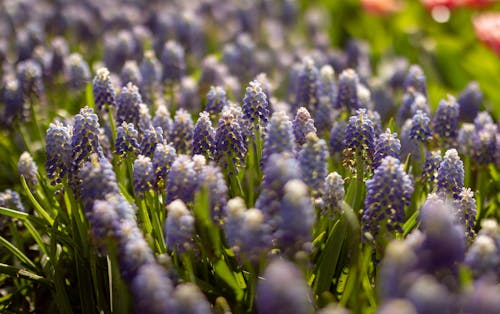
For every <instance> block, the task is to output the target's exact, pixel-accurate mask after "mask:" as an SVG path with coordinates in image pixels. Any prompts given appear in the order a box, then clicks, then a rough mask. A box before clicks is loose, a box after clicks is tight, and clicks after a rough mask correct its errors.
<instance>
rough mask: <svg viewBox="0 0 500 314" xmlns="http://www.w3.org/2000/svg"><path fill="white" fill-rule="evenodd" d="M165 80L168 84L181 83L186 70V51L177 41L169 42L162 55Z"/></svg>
mask: <svg viewBox="0 0 500 314" xmlns="http://www.w3.org/2000/svg"><path fill="white" fill-rule="evenodd" d="M161 64H162V69H163V80H164V81H166V82H168V83H174V82H180V81H181V78H182V77H183V76H184V71H185V70H186V64H185V60H184V49H183V48H182V46H181V45H179V44H178V43H177V42H175V41H167V42H166V43H165V46H164V47H163V52H162V55H161Z"/></svg>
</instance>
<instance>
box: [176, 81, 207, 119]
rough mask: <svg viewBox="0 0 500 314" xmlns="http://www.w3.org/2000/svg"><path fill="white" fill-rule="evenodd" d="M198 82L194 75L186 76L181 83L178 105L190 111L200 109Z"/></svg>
mask: <svg viewBox="0 0 500 314" xmlns="http://www.w3.org/2000/svg"><path fill="white" fill-rule="evenodd" d="M198 95H199V92H198V83H197V82H196V80H195V79H193V78H192V77H189V76H188V77H184V78H182V80H181V84H180V93H179V100H178V105H179V107H180V108H184V109H186V110H188V111H190V112H198V111H200V104H201V101H200V97H199V96H198Z"/></svg>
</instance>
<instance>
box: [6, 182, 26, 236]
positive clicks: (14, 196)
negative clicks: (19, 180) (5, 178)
mask: <svg viewBox="0 0 500 314" xmlns="http://www.w3.org/2000/svg"><path fill="white" fill-rule="evenodd" d="M0 206H1V207H6V208H11V209H14V210H17V211H20V212H24V211H25V209H24V206H23V203H21V197H20V196H19V194H18V193H17V192H16V191H12V190H10V189H7V190H5V191H2V192H0ZM11 221H12V218H10V217H9V216H6V215H0V230H5V229H6V227H7V226H8V224H9V223H10V222H11Z"/></svg>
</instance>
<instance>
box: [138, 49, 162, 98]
mask: <svg viewBox="0 0 500 314" xmlns="http://www.w3.org/2000/svg"><path fill="white" fill-rule="evenodd" d="M139 71H140V74H141V76H140V77H141V79H142V81H141V83H140V85H139V86H140V87H141V93H142V94H143V96H144V100H145V101H146V102H153V101H154V100H155V98H156V97H155V96H156V93H157V92H159V91H158V88H159V85H160V80H161V78H162V67H161V64H160V62H159V61H158V59H157V58H156V55H155V53H154V51H151V50H148V51H145V52H144V57H143V58H142V61H141V64H140V65H139Z"/></svg>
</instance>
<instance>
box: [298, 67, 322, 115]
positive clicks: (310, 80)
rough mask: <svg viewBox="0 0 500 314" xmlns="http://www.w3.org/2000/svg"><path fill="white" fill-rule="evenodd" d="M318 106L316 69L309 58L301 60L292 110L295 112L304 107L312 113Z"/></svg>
mask: <svg viewBox="0 0 500 314" xmlns="http://www.w3.org/2000/svg"><path fill="white" fill-rule="evenodd" d="M317 104H318V69H317V68H316V66H315V64H314V60H313V59H312V58H311V57H305V58H304V59H303V60H302V66H301V68H300V70H299V73H298V76H297V81H296V87H295V103H294V106H293V108H292V110H293V111H296V110H297V109H298V108H300V107H305V108H307V109H308V110H310V111H312V112H314V110H315V109H316V106H317Z"/></svg>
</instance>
